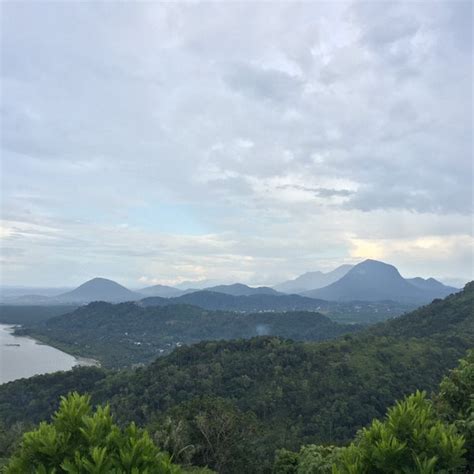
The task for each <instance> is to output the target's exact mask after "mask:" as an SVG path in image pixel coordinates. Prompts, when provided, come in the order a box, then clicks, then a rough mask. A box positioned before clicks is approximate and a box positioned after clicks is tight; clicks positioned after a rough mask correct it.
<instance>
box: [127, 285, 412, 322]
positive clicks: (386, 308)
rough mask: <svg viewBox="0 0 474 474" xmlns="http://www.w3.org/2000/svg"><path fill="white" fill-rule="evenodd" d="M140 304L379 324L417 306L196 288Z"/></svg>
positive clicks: (388, 302) (154, 298) (389, 302)
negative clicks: (318, 314) (306, 315)
mask: <svg viewBox="0 0 474 474" xmlns="http://www.w3.org/2000/svg"><path fill="white" fill-rule="evenodd" d="M136 304H137V305H139V306H145V307H147V306H168V305H183V304H185V305H192V306H198V307H200V308H203V309H206V310H212V311H215V310H219V311H234V312H242V313H251V312H283V311H312V312H314V311H318V312H321V313H323V314H326V315H328V316H330V317H331V319H333V320H334V321H337V322H342V323H364V324H367V323H375V322H379V321H384V320H386V319H389V318H393V317H395V316H398V315H400V314H403V313H406V312H407V311H411V310H412V309H414V308H416V306H417V305H414V304H404V303H397V302H391V301H386V302H363V301H362V302H361V301H358V302H337V301H324V300H318V299H315V298H307V297H304V296H301V295H285V294H278V295H265V294H263V295H249V296H234V295H226V294H224V293H216V292H212V291H196V292H193V293H188V294H185V295H182V296H179V297H177V298H162V297H151V298H144V299H142V300H141V301H138V302H137V303H136Z"/></svg>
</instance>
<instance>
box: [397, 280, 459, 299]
mask: <svg viewBox="0 0 474 474" xmlns="http://www.w3.org/2000/svg"><path fill="white" fill-rule="evenodd" d="M406 281H407V282H408V283H411V284H412V285H414V286H416V287H417V288H421V289H422V290H427V291H437V292H440V295H442V296H447V295H450V294H451V293H456V291H459V288H455V287H454V286H447V285H443V283H441V282H440V281H438V280H435V279H434V278H426V279H425V278H420V277H417V278H406ZM443 293H444V294H443Z"/></svg>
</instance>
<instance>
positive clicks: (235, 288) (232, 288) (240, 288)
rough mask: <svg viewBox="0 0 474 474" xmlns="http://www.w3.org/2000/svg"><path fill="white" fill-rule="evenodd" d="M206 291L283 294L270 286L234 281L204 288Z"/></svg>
mask: <svg viewBox="0 0 474 474" xmlns="http://www.w3.org/2000/svg"><path fill="white" fill-rule="evenodd" d="M204 290H205V291H213V292H215V293H224V294H226V295H232V296H250V295H278V294H281V293H279V292H278V291H276V290H274V289H273V288H269V287H268V286H259V287H256V288H252V287H250V286H247V285H244V284H242V283H234V284H232V285H218V286H211V287H209V288H204Z"/></svg>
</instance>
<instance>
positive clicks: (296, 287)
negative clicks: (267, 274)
mask: <svg viewBox="0 0 474 474" xmlns="http://www.w3.org/2000/svg"><path fill="white" fill-rule="evenodd" d="M353 266H354V265H341V266H339V267H337V268H335V269H334V270H332V271H330V272H327V273H323V272H320V271H316V272H307V273H303V275H300V276H299V277H297V278H295V279H294V280H288V281H285V282H283V283H279V284H278V285H275V286H274V287H273V288H274V289H275V290H277V291H281V292H283V293H303V292H304V291H309V290H316V289H318V288H322V287H324V286H327V285H330V284H331V283H334V282H335V281H337V280H339V279H340V278H342V277H343V276H344V275H345V274H346V273H347V272H348V271H349V270H350V269H351V268H352V267H353Z"/></svg>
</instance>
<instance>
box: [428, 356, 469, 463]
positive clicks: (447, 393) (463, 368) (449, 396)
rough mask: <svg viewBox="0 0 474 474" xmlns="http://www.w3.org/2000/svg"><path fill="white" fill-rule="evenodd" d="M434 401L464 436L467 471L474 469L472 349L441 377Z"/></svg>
mask: <svg viewBox="0 0 474 474" xmlns="http://www.w3.org/2000/svg"><path fill="white" fill-rule="evenodd" d="M435 403H436V408H437V410H438V412H439V414H440V415H441V417H442V418H443V419H444V420H445V421H447V422H449V423H454V425H455V426H456V428H457V429H458V431H459V432H460V433H461V434H462V435H463V436H464V437H465V439H466V448H467V454H466V459H467V462H468V466H467V467H468V471H474V350H471V351H469V353H468V355H467V357H466V358H465V359H463V360H461V361H460V364H459V366H458V367H457V368H455V369H453V370H452V371H451V372H450V373H449V375H448V376H447V377H445V378H444V379H443V381H442V382H441V385H440V391H439V394H438V396H437V397H436V399H435Z"/></svg>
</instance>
